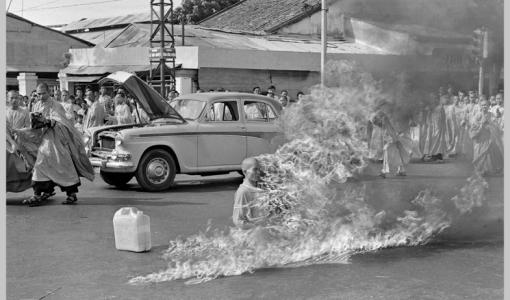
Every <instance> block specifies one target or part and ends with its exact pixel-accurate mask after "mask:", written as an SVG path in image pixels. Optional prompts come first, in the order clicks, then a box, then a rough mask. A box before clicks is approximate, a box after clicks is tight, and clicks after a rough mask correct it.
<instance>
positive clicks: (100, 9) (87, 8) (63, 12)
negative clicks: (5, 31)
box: [5, 0, 181, 25]
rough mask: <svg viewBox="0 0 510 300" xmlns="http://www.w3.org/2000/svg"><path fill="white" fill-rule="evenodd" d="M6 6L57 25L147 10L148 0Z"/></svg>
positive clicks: (47, 0) (34, 1)
mask: <svg viewBox="0 0 510 300" xmlns="http://www.w3.org/2000/svg"><path fill="white" fill-rule="evenodd" d="M167 2H168V1H167ZM173 2H174V8H175V7H177V6H179V5H180V4H181V0H174V1H173ZM9 5H10V7H9ZM7 8H9V10H8V11H9V12H11V13H14V14H16V15H19V16H22V17H23V18H25V19H28V20H30V21H32V22H34V23H37V24H41V25H60V24H68V23H71V22H73V21H78V20H80V19H83V18H87V19H95V18H106V17H114V16H120V15H127V14H136V13H144V12H146V13H148V12H150V0H6V1H5V9H6V10H7Z"/></svg>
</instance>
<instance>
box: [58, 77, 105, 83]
mask: <svg viewBox="0 0 510 300" xmlns="http://www.w3.org/2000/svg"><path fill="white" fill-rule="evenodd" d="M101 77H103V76H67V77H66V80H67V81H68V82H93V81H96V80H99V79H100V78H101Z"/></svg>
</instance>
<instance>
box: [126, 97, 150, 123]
mask: <svg viewBox="0 0 510 300" xmlns="http://www.w3.org/2000/svg"><path fill="white" fill-rule="evenodd" d="M135 103H136V104H135V109H133V112H132V113H131V115H132V116H133V120H134V121H135V123H136V124H147V123H149V122H150V121H151V120H150V118H149V115H148V114H147V112H146V111H145V110H144V109H143V108H142V107H141V106H140V104H138V102H135Z"/></svg>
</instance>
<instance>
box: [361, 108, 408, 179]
mask: <svg viewBox="0 0 510 300" xmlns="http://www.w3.org/2000/svg"><path fill="white" fill-rule="evenodd" d="M373 128H379V129H380V133H379V134H380V135H381V136H380V137H376V138H378V139H381V143H382V144H383V147H382V152H383V153H382V154H383V168H382V170H381V172H380V173H379V176H381V177H383V178H385V177H386V175H387V174H389V173H390V172H392V171H393V172H396V175H397V176H405V175H406V173H405V165H406V164H408V163H409V160H410V159H411V152H412V151H411V150H410V149H405V148H404V144H403V143H402V142H401V141H400V137H399V135H398V133H397V132H396V130H395V129H394V127H393V126H392V124H391V122H390V120H389V118H388V116H387V115H386V114H385V113H384V112H382V111H378V112H376V113H375V114H374V115H373V116H372V117H371V118H370V122H369V126H368V128H367V135H368V141H372V133H373ZM369 148H370V144H369Z"/></svg>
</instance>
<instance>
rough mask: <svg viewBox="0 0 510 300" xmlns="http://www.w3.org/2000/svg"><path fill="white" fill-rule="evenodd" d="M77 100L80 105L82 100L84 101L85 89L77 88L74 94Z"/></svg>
mask: <svg viewBox="0 0 510 300" xmlns="http://www.w3.org/2000/svg"><path fill="white" fill-rule="evenodd" d="M74 98H75V100H76V102H78V105H81V102H82V101H83V91H82V90H81V88H78V89H77V90H76V94H75V96H74Z"/></svg>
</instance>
